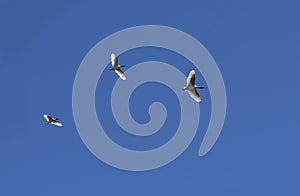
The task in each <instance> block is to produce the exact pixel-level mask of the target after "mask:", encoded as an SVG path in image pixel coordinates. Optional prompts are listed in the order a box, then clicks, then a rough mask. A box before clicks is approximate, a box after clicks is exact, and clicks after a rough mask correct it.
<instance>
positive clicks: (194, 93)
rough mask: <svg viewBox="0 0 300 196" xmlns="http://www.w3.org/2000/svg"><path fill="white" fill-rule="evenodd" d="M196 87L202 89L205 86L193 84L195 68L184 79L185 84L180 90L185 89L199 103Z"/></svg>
mask: <svg viewBox="0 0 300 196" xmlns="http://www.w3.org/2000/svg"><path fill="white" fill-rule="evenodd" d="M196 88H200V89H203V88H205V87H203V86H197V85H195V70H191V71H190V74H189V76H188V78H187V80H186V86H185V87H183V89H182V90H184V91H187V92H188V93H189V94H190V96H191V97H192V98H193V99H194V100H195V101H196V102H198V103H200V102H201V98H200V95H199V93H198V92H197V90H196Z"/></svg>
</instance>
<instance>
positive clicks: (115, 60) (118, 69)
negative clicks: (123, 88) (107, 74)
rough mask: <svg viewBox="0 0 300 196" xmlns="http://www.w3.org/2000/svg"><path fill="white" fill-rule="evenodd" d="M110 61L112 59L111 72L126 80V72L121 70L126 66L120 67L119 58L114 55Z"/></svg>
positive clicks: (111, 55) (112, 54)
mask: <svg viewBox="0 0 300 196" xmlns="http://www.w3.org/2000/svg"><path fill="white" fill-rule="evenodd" d="M110 59H111V64H112V68H110V69H109V70H110V71H115V72H116V73H117V74H118V76H120V78H121V79H122V80H126V76H125V74H124V72H123V71H122V70H121V67H125V66H124V65H119V63H118V57H117V56H116V55H115V54H114V53H111V54H110Z"/></svg>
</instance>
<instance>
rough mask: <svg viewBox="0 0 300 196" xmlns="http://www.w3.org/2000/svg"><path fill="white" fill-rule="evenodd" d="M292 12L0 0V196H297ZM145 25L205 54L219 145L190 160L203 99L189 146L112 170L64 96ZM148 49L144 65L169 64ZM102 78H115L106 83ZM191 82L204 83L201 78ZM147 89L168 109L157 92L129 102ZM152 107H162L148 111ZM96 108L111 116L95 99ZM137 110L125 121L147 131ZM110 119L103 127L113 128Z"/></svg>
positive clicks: (266, 5)
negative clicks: (93, 63)
mask: <svg viewBox="0 0 300 196" xmlns="http://www.w3.org/2000/svg"><path fill="white" fill-rule="evenodd" d="M299 6H300V3H297V1H284V2H283V1H271V0H265V1H259V0H254V1H238V0H228V1H216V0H211V1H183V2H181V3H179V2H174V1H156V0H154V1H145V2H142V1H61V0H53V1H43V2H42V1H32V0H28V1H20V0H19V1H13V0H11V1H9V0H1V1H0V73H1V77H0V88H1V103H0V104H1V108H0V119H1V121H2V123H1V128H0V130H1V131H0V195H30V196H33V195H51V196H52V195H206V196H214V195H222V196H224V195H226V196H227V195H228V196H229V195H230V196H231V195H244V196H246V195H247V196H248V195H249V196H253V195H280V196H281V195H298V194H299V192H300V186H299V175H300V169H299V166H300V158H299V149H300V132H299V131H300V129H299V128H300V126H299V109H300V108H299V105H300V104H299V98H300V94H299V71H300V68H299V51H300V42H299V41H300V39H299V35H300V27H299V18H300V14H299ZM145 24H158V25H166V26H171V27H174V28H178V29H180V30H182V31H185V32H187V33H189V34H190V35H192V36H194V37H195V38H196V39H198V40H199V41H200V42H201V43H202V44H203V45H204V46H205V47H206V48H207V49H208V50H209V51H210V52H211V54H212V56H213V57H214V58H215V60H216V62H217V64H218V66H219V68H220V70H221V73H222V75H223V78H224V81H225V84H226V88H227V97H228V110H227V117H226V122H225V125H224V128H223V131H222V133H221V135H220V138H219V139H218V141H217V143H216V145H215V146H214V148H213V149H212V150H211V151H210V152H209V154H207V155H206V156H205V157H198V156H197V153H198V148H199V145H200V143H201V141H202V138H203V135H204V132H205V128H206V127H207V123H208V120H209V107H210V102H209V92H207V91H203V92H201V93H202V97H203V99H204V100H207V101H204V102H203V103H201V111H202V113H201V120H200V127H199V130H198V133H197V135H196V137H195V139H194V140H193V142H192V143H191V145H190V146H189V148H188V149H187V150H186V151H185V153H184V154H182V156H180V157H179V158H178V159H176V160H175V161H174V162H172V163H171V164H169V165H167V166H165V167H163V168H160V169H156V170H152V171H148V172H138V173H137V172H128V171H122V170H118V169H115V168H112V167H110V166H108V165H106V164H104V163H102V162H101V161H99V160H98V159H97V158H96V157H94V156H93V155H92V154H91V153H90V152H89V151H88V149H87V148H86V147H85V146H84V144H83V142H82V141H81V139H80V137H79V135H78V133H77V131H76V127H75V124H74V121H73V116H72V105H71V103H72V102H71V95H72V86H73V80H74V77H75V74H76V70H77V68H78V67H79V65H80V62H81V61H82V59H83V57H84V56H85V55H86V53H87V52H88V51H89V50H90V49H91V48H92V47H93V46H94V45H95V44H96V43H97V42H99V41H100V40H101V39H103V38H104V37H106V36H108V35H110V34H111V33H114V32H116V31H119V30H121V29H124V28H127V27H131V26H136V25H145ZM130 52H131V53H128V54H127V56H126V54H124V56H120V58H121V59H122V60H123V61H125V62H126V61H127V60H128V61H129V59H132V58H129V57H130V55H132V54H134V52H135V51H130ZM136 52H140V53H141V51H138V50H137V51H136ZM148 52H150V53H148ZM148 52H147V54H148V56H147V57H145V60H152V58H151V57H152V56H153V58H155V59H156V60H160V59H164V58H165V57H167V56H168V55H169V56H172V58H167V59H169V60H168V62H169V63H174V64H175V63H177V62H178V57H177V56H176V55H174V54H171V53H168V52H167V51H164V52H166V53H165V54H166V55H160V54H163V52H162V53H159V52H157V51H155V50H151V49H149V51H148ZM151 52H153V55H152V53H151ZM141 54H144V53H141ZM139 58H140V59H139V60H144V59H143V56H140V57H139ZM139 60H138V61H139ZM181 60H182V62H183V61H184V59H181ZM128 64H129V66H130V65H131V64H130V63H128ZM191 68H192V65H187V66H186V67H184V68H182V71H183V72H184V73H188V71H189V69H191ZM198 74H199V73H198ZM109 79H111V80H116V79H117V78H116V76H115V75H114V74H110V73H107V74H105V75H103V80H107V81H109ZM197 81H198V82H199V83H200V84H203V83H204V81H203V79H201V77H200V76H199V77H198V79H197ZM110 85H111V84H110ZM151 85H154V87H155V88H157V89H158V92H162V91H164V92H165V93H167V95H166V96H170V97H171V98H170V99H168V100H169V101H168V104H173V105H175V106H174V108H173V107H171V109H172V108H173V109H174V110H176V104H178V102H177V99H176V98H175V97H174V96H172V91H168V90H166V91H165V90H164V88H165V87H162V86H159V85H158V84H149V85H148V86H143V87H141V88H144V90H142V89H137V91H136V92H135V93H134V94H133V97H132V99H133V100H139V99H143V98H145V94H143V93H142V92H143V91H146V92H148V91H150V90H149V89H153V86H152V87H151ZM155 85H156V86H155ZM101 88H104V91H103V92H107V93H109V91H105V88H107V89H109V88H110V86H109V85H108V86H106V87H102V86H100V85H98V87H97V97H99V96H101ZM148 88H149V89H148ZM104 94H105V96H108V95H107V94H106V93H104ZM172 97H173V98H172ZM152 99H155V100H157V99H158V100H160V99H161V98H160V97H155V96H153V97H150V98H148V102H151V100H152ZM187 100H188V99H187ZM161 101H162V102H164V101H165V100H161ZM169 102H170V103H169ZM96 105H97V106H98V107H99V109H100V108H101V107H104V109H103V110H101V112H103V113H104V114H105V113H108V114H109V115H111V113H110V109H109V108H106V109H105V106H101V102H99V101H96ZM139 105H140V107H134V106H132V107H131V109H132V113H133V116H135V117H136V118H137V121H139V122H147V120H149V119H148V116H147V113H146V111H147V104H146V105H143V103H139ZM143 107H144V108H143ZM145 108H146V109H145ZM98 111H99V110H98ZM44 112H47V113H50V114H53V115H55V116H57V117H60V118H61V119H62V121H63V123H64V127H63V128H62V129H59V128H57V127H54V126H47V125H46V124H45V121H44V119H43V118H42V114H43V113H44ZM101 112H100V111H99V112H98V113H99V114H98V115H99V116H101V114H102V113H101ZM109 115H108V117H109ZM172 115H174V119H175V120H176V118H177V119H178V118H179V117H178V115H177V114H176V112H173V114H172ZM171 117H172V118H173V116H171ZM110 120H111V124H109V123H107V125H106V126H107V127H108V128H109V127H110V126H111V128H114V127H115V126H116V125H115V124H114V120H113V119H110ZM168 120H172V119H168ZM175 120H174V121H175ZM106 122H107V121H106ZM166 126H169V129H170V130H171V129H172V126H173V125H172V123H169V125H168V124H166ZM170 127H171V128H170ZM175 128H176V126H175ZM164 133H165V134H163V133H161V134H162V137H156V138H149V139H150V140H147V139H146V140H145V142H144V143H143V142H141V141H140V139H141V138H139V139H136V138H134V137H133V136H131V137H130V136H129V135H125V134H124V133H123V132H122V131H120V132H119V133H115V132H111V133H110V134H111V137H112V138H113V139H115V140H118V141H119V143H121V144H122V145H124V146H127V147H130V148H134V149H148V148H153V147H156V146H159V145H161V143H162V142H163V141H166V140H168V138H170V137H171V136H172V134H171V133H168V132H167V131H164ZM122 134H123V135H124V139H123V137H120V136H122ZM125 136H126V137H125ZM149 141H151V142H149Z"/></svg>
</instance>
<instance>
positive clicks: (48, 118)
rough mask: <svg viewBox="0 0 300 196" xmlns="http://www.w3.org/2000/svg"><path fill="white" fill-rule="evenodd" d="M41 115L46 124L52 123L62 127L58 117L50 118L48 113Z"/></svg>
mask: <svg viewBox="0 0 300 196" xmlns="http://www.w3.org/2000/svg"><path fill="white" fill-rule="evenodd" d="M43 117H44V118H45V119H46V121H47V124H53V125H56V126H59V127H62V123H61V122H60V121H59V119H58V118H52V117H51V116H50V115H49V114H44V115H43Z"/></svg>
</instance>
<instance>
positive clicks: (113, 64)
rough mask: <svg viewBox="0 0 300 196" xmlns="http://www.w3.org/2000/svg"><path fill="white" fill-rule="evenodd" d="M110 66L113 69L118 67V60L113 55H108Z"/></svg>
mask: <svg viewBox="0 0 300 196" xmlns="http://www.w3.org/2000/svg"><path fill="white" fill-rule="evenodd" d="M110 59H111V64H112V66H113V67H118V58H117V56H116V55H115V54H114V53H111V54H110Z"/></svg>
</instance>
